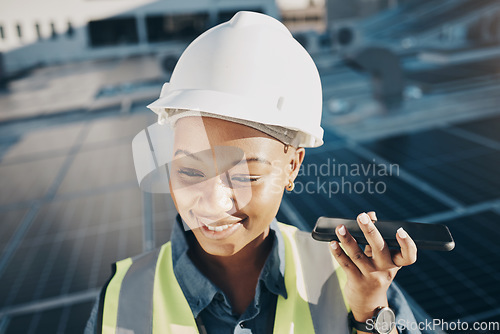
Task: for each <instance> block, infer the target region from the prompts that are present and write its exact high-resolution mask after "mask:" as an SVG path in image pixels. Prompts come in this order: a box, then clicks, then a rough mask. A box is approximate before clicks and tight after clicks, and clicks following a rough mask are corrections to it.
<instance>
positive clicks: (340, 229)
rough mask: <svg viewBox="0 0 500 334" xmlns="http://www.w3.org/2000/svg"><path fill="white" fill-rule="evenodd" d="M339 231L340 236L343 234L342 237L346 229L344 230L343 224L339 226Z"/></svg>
mask: <svg viewBox="0 0 500 334" xmlns="http://www.w3.org/2000/svg"><path fill="white" fill-rule="evenodd" d="M339 233H340V235H341V236H343V237H344V236H345V234H346V230H345V226H344V225H342V226H340V228H339Z"/></svg>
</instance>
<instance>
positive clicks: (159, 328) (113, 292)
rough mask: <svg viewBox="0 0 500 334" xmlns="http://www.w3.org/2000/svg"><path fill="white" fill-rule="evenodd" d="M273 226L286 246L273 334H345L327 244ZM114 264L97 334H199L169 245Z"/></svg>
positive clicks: (341, 279) (344, 310) (340, 279)
mask: <svg viewBox="0 0 500 334" xmlns="http://www.w3.org/2000/svg"><path fill="white" fill-rule="evenodd" d="M278 226H279V229H280V231H281V233H282V235H283V240H284V243H285V286H286V291H287V298H286V299H285V298H284V297H283V296H281V295H280V296H278V301H277V304H276V314H275V320H274V330H273V333H279V334H291V333H300V334H304V333H325V334H326V333H329V334H330V333H345V334H348V333H350V328H349V325H348V312H349V310H350V309H349V306H348V304H347V302H346V300H345V296H344V294H343V287H344V286H345V282H346V276H345V273H344V271H343V270H342V268H341V267H340V266H339V265H338V263H337V262H336V260H335V259H334V258H333V256H332V255H331V253H330V250H329V249H328V243H322V242H318V241H315V240H313V239H312V238H311V235H310V234H309V233H306V232H302V231H299V230H298V229H297V228H295V227H293V226H290V225H285V224H282V223H278ZM115 265H116V266H115V274H114V275H113V277H112V278H111V280H110V281H109V282H108V284H107V286H106V287H105V288H104V289H103V291H102V295H101V297H102V298H104V304H103V306H102V307H101V309H100V314H99V316H98V326H99V328H98V332H99V331H102V333H105V334H115V333H116V334H149V333H151V334H160V333H162V334H164V333H169V334H194V333H199V331H198V327H197V325H196V321H195V319H194V317H193V314H192V312H191V309H190V307H189V304H188V302H187V300H186V298H185V297H184V294H183V292H182V290H181V287H180V286H179V283H178V282H177V279H176V277H175V275H174V271H173V266H172V248H171V243H170V242H168V243H166V244H164V245H163V246H162V247H161V248H159V249H157V250H154V251H151V252H149V253H145V254H142V255H140V256H138V257H135V258H128V259H125V260H122V261H119V262H117V263H116V264H115ZM101 311H102V313H101Z"/></svg>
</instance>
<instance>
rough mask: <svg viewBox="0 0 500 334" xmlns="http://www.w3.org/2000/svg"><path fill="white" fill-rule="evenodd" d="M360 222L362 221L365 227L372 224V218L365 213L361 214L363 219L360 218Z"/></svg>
mask: <svg viewBox="0 0 500 334" xmlns="http://www.w3.org/2000/svg"><path fill="white" fill-rule="evenodd" d="M359 220H361V223H362V224H365V225H367V224H368V223H371V222H372V220H371V219H370V216H368V215H367V214H366V213H364V212H363V214H361V217H359Z"/></svg>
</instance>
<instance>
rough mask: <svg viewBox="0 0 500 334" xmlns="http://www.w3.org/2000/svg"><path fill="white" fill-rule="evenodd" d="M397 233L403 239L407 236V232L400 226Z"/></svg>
mask: <svg viewBox="0 0 500 334" xmlns="http://www.w3.org/2000/svg"><path fill="white" fill-rule="evenodd" d="M398 235H399V237H400V238H401V239H404V238H406V237H407V236H408V233H406V231H405V230H404V229H403V228H402V227H400V228H398Z"/></svg>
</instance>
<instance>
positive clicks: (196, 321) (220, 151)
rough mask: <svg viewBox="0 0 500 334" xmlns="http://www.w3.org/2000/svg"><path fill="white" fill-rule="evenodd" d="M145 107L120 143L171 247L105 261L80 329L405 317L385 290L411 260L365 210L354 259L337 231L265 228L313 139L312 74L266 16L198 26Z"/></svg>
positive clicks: (369, 326)
mask: <svg viewBox="0 0 500 334" xmlns="http://www.w3.org/2000/svg"><path fill="white" fill-rule="evenodd" d="M148 107H149V108H151V109H152V110H153V111H155V112H156V113H157V114H158V115H159V121H158V124H155V125H153V126H151V127H149V128H148V129H146V130H145V131H143V132H142V133H140V134H139V135H138V136H137V137H136V138H135V139H134V143H133V149H134V161H135V164H136V171H137V175H138V179H139V182H140V185H141V187H142V188H143V189H144V190H147V191H150V192H170V193H171V195H172V199H173V200H174V203H175V206H176V208H177V211H178V213H179V216H178V219H177V223H176V224H175V226H174V228H173V232H172V237H171V242H169V243H167V244H165V245H163V246H162V247H161V249H158V250H155V251H153V252H150V253H147V254H143V255H141V256H139V257H136V258H133V259H126V260H123V261H120V262H118V263H117V264H116V268H115V273H114V275H113V277H112V279H111V280H110V282H109V283H108V284H107V285H106V286H105V287H104V288H103V290H102V293H101V297H100V303H98V304H96V307H95V308H94V310H93V315H92V316H91V319H90V321H89V323H88V326H87V331H88V332H89V333H92V332H94V331H95V332H105V333H115V332H116V333H152V332H154V333H197V332H199V333H233V332H234V333H271V332H273V333H313V332H316V333H347V332H349V331H350V330H351V327H352V326H354V327H356V328H358V329H363V331H364V332H373V333H397V332H398V329H397V328H395V327H394V322H395V321H394V319H392V321H391V319H390V316H391V315H392V314H393V312H395V313H396V319H395V320H396V321H398V323H401V321H406V322H410V321H415V320H414V318H413V315H412V314H411V311H410V310H409V308H408V305H407V304H406V302H405V300H404V297H403V296H402V295H401V293H400V292H399V290H398V289H397V288H396V287H395V286H394V285H393V284H391V283H392V280H393V279H394V276H395V275H396V272H397V271H398V270H399V269H400V268H401V267H402V266H406V265H410V264H412V263H413V262H415V260H416V252H417V249H416V246H415V243H414V242H413V241H412V239H411V237H410V236H409V235H408V234H407V233H406V232H405V231H403V230H399V231H398V235H397V240H398V242H399V244H400V246H401V250H400V251H398V252H392V253H391V252H390V251H389V249H388V247H387V245H386V244H385V242H384V240H383V239H382V237H381V235H380V233H379V232H378V231H377V228H376V226H375V224H374V222H376V219H377V218H376V215H375V212H368V213H361V214H359V215H358V217H357V221H358V223H359V225H360V228H361V230H362V231H363V232H364V233H365V236H366V238H367V240H368V241H369V244H370V246H367V247H366V248H365V250H364V252H363V251H362V250H361V248H360V247H359V246H358V245H357V243H356V241H355V240H354V239H353V238H352V236H351V235H350V234H349V232H348V231H347V230H346V229H345V227H344V226H341V227H339V228H338V229H337V235H338V237H339V240H340V241H341V244H342V246H343V247H340V245H339V244H338V243H337V242H332V243H331V244H330V247H328V244H326V243H320V242H317V241H314V240H312V238H311V236H310V235H309V234H308V233H304V232H300V231H298V230H297V229H295V228H294V227H292V226H290V225H285V224H281V223H278V222H277V221H276V220H275V216H276V213H277V211H278V208H279V206H280V202H281V199H282V196H283V192H284V190H285V189H286V190H288V191H292V190H293V187H294V180H295V178H296V177H297V175H298V172H299V168H300V166H301V164H302V162H303V160H304V156H305V149H304V148H305V147H317V146H320V145H321V144H322V143H323V141H322V135H323V130H322V129H321V127H320V120H321V107H322V96H321V83H320V79H319V75H318V72H317V69H316V67H315V65H314V62H313V61H312V59H311V58H310V56H309V55H308V54H307V52H306V51H305V50H304V49H303V48H302V47H301V46H300V44H299V43H297V42H296V41H295V40H294V39H293V37H292V36H291V34H290V33H289V31H288V30H287V29H286V28H285V27H284V26H283V25H282V24H281V23H280V22H279V21H277V20H275V19H273V18H271V17H268V16H266V15H263V14H258V13H252V12H239V13H237V14H236V15H235V16H234V17H233V18H232V19H231V20H230V21H229V22H226V23H224V24H221V25H219V26H216V27H214V28H212V29H210V30H209V31H207V32H205V33H204V34H202V35H201V36H200V37H198V38H197V39H196V40H195V41H193V43H191V45H190V46H189V47H188V48H187V49H186V51H185V52H184V53H183V55H182V56H181V58H180V59H179V62H178V64H177V65H176V68H175V70H174V72H173V74H172V77H171V80H170V82H169V83H168V84H166V85H165V86H164V88H163V89H162V93H161V96H160V98H159V99H158V100H157V101H155V102H154V103H152V104H151V105H149V106H148ZM297 209H299V210H300V208H297ZM290 223H293V222H290ZM389 307H390V308H392V309H393V310H391V309H390V308H389ZM388 316H389V318H387V317H388ZM374 323H375V325H376V328H374V326H373V325H374ZM405 332H409V331H406V330H405ZM417 332H418V331H417Z"/></svg>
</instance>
